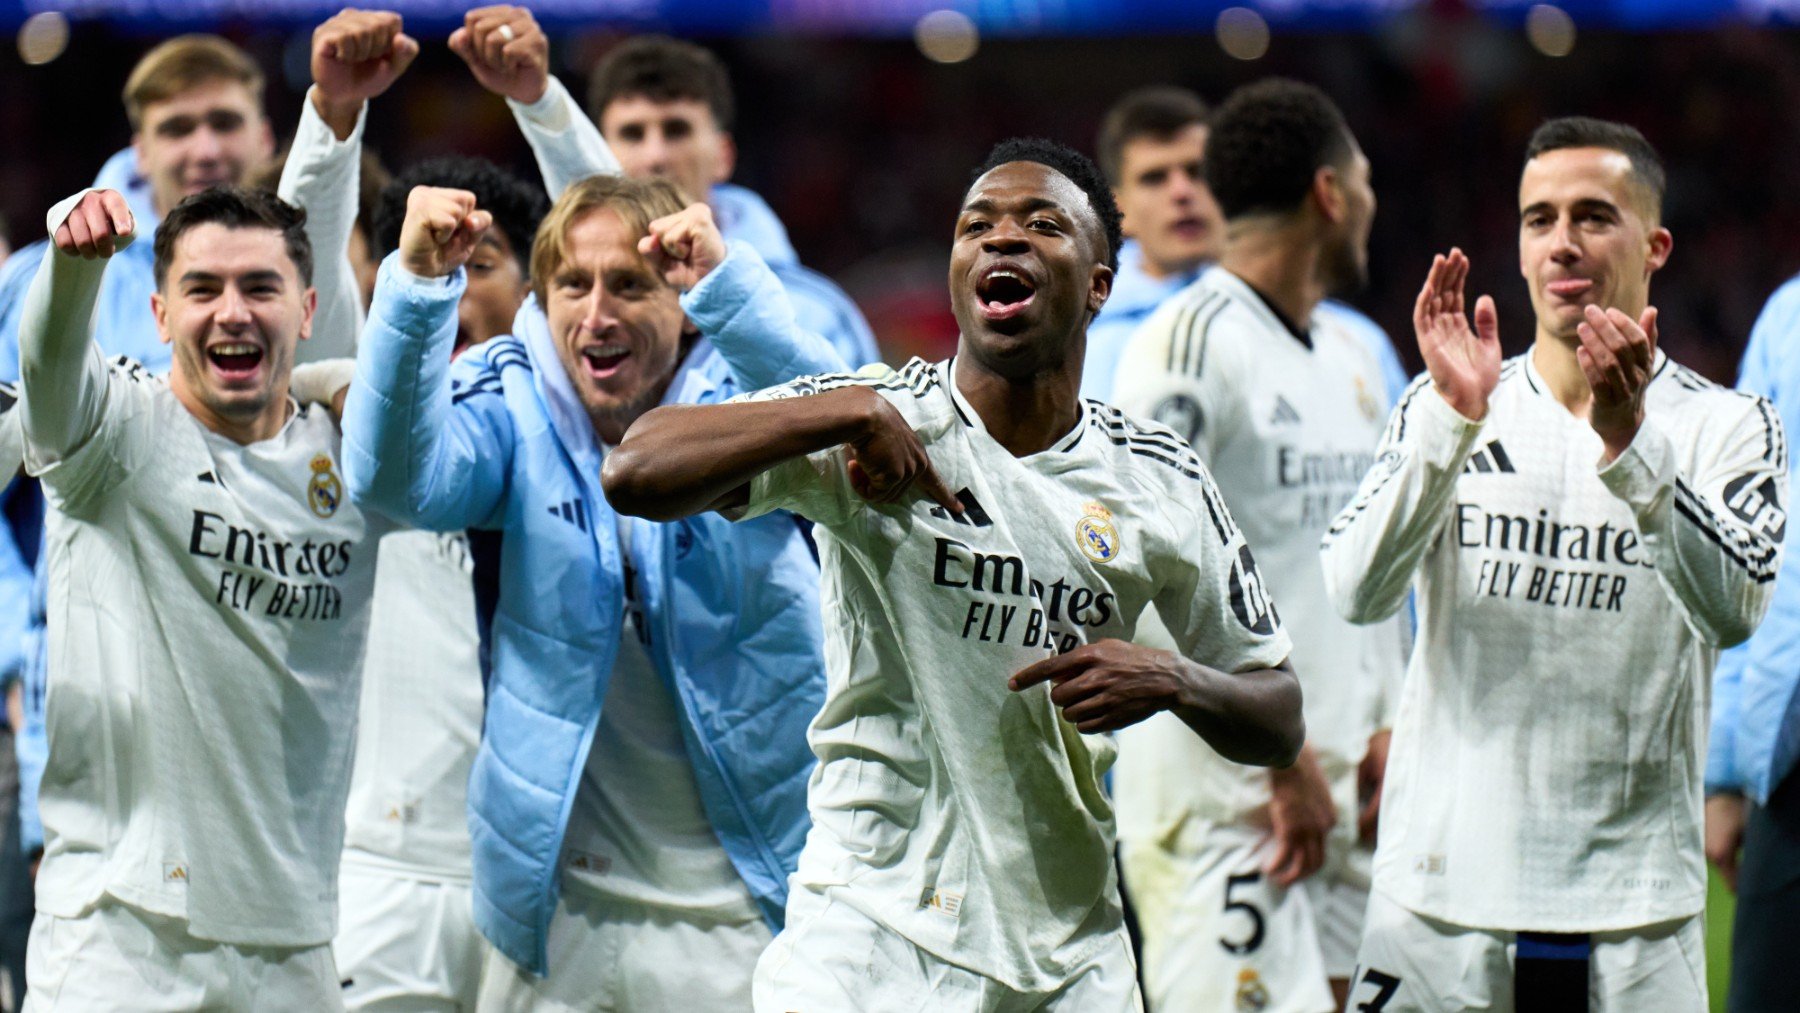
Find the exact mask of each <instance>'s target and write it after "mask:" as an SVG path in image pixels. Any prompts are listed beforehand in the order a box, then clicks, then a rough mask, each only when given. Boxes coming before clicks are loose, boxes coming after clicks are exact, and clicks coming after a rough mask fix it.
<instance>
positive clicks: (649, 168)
mask: <svg viewBox="0 0 1800 1013" xmlns="http://www.w3.org/2000/svg"><path fill="white" fill-rule="evenodd" d="M600 133H601V134H602V135H603V136H604V137H605V138H606V143H607V145H608V146H609V147H611V148H612V150H613V154H615V155H617V156H618V157H619V163H620V164H621V165H623V166H624V167H625V175H627V176H631V177H634V178H637V179H644V178H646V177H659V178H662V179H667V180H668V181H669V182H671V183H674V184H675V186H676V187H677V188H678V189H679V190H680V191H681V192H682V193H683V194H684V195H686V197H687V198H688V200H690V201H703V200H707V199H708V194H710V193H712V187H713V184H714V183H723V182H725V181H726V180H728V179H730V178H731V170H732V167H733V165H734V164H735V162H736V160H737V149H736V148H735V146H734V145H733V144H732V141H731V135H730V134H728V133H726V132H725V131H724V130H721V129H720V128H719V124H718V121H717V120H716V119H714V118H713V113H712V108H711V107H710V106H708V105H707V104H706V103H705V102H703V101H701V100H699V99H692V98H683V99H674V100H672V101H668V102H658V101H656V100H654V99H651V98H648V97H645V96H643V95H630V96H626V97H623V98H617V99H614V100H612V101H611V102H608V103H607V104H606V108H605V109H603V110H601V113H600Z"/></svg>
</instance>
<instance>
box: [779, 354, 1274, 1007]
mask: <svg viewBox="0 0 1800 1013" xmlns="http://www.w3.org/2000/svg"><path fill="white" fill-rule="evenodd" d="M955 369H956V363H955V360H951V361H949V362H945V363H940V364H937V365H931V364H928V363H925V362H923V361H920V360H917V359H915V360H913V361H912V362H911V363H910V364H908V365H907V366H906V368H904V369H903V370H901V371H899V372H898V373H894V372H891V371H886V370H885V367H883V368H882V369H881V370H880V371H875V372H870V373H865V374H863V375H859V376H850V375H838V376H827V377H812V378H803V379H800V380H796V381H794V382H793V383H790V384H786V385H784V386H781V387H776V388H772V389H771V390H767V391H763V392H760V393H758V394H755V395H750V396H752V397H757V398H773V397H792V396H799V395H805V394H812V393H815V392H818V391H823V390H829V389H834V388H837V387H841V386H845V385H848V384H863V385H867V386H869V387H871V388H872V389H874V390H875V391H876V392H878V393H879V394H880V395H881V396H882V397H884V398H886V399H887V401H888V403H890V404H892V405H893V406H894V407H895V408H896V409H898V410H899V411H900V413H901V414H902V415H903V416H904V417H905V418H906V420H907V422H908V423H909V424H911V425H912V427H913V428H914V429H915V430H916V431H917V432H918V434H919V438H920V439H921V440H922V441H923V443H924V445H925V447H926V449H927V451H928V452H929V454H930V455H931V461H932V465H933V467H934V468H936V470H937V473H938V474H939V475H941V476H942V477H943V479H944V480H945V482H947V483H948V484H949V486H950V488H952V489H955V490H958V497H959V498H960V499H961V500H962V502H963V504H964V506H965V507H966V512H965V513H964V514H963V515H962V516H961V517H954V516H953V515H951V514H950V513H949V512H948V511H945V510H944V509H943V508H941V507H938V506H936V505H935V504H933V503H932V502H930V501H929V500H926V499H922V498H914V499H912V500H911V501H910V502H908V503H904V504H888V505H878V504H871V503H868V502H866V501H864V500H862V499H861V498H859V497H858V496H857V495H856V493H855V492H854V491H853V490H852V487H851V484H850V479H849V475H848V471H847V469H846V462H847V460H848V453H847V451H846V450H845V449H844V448H842V447H839V448H836V449H834V450H830V451H823V452H820V453H816V454H813V455H810V456H807V457H799V458H795V459H792V460H790V461H787V462H785V463H783V464H781V465H779V466H777V467H775V468H773V469H771V470H769V471H767V472H765V473H763V474H762V475H759V476H758V477H757V478H756V479H755V481H754V482H752V483H751V492H750V503H749V506H748V510H747V513H748V514H751V515H754V514H760V513H764V512H766V511H769V510H773V509H777V508H783V509H788V510H792V511H794V512H796V513H798V514H800V515H802V516H805V517H809V518H811V519H813V520H814V521H816V522H817V523H818V528H817V533H818V542H819V550H820V556H821V564H822V568H823V589H822V592H823V593H822V595H821V598H822V600H823V602H824V609H825V614H826V621H825V629H826V639H825V665H826V678H827V689H826V700H825V705H824V708H823V710H822V711H821V712H820V714H819V716H818V718H817V719H815V720H814V722H813V724H812V727H811V729H810V730H809V733H808V739H809V741H810V743H811V745H812V747H813V751H814V752H815V753H816V754H817V755H818V757H819V765H818V768H817V769H816V770H815V772H814V774H813V778H812V781H811V784H810V787H809V792H808V805H809V808H810V810H811V813H812V817H813V827H812V830H811V832H810V834H809V835H808V836H807V841H806V847H805V849H804V850H803V852H802V854H801V858H800V867H799V871H798V872H797V873H796V875H795V882H796V883H798V884H801V885H806V886H811V887H814V888H820V889H822V888H824V887H827V886H830V887H834V888H835V889H834V890H833V896H835V897H838V898H840V899H842V900H844V901H845V902H846V903H848V904H850V905H852V906H853V907H855V908H857V909H858V910H860V911H862V912H863V913H864V914H866V915H867V916H868V917H870V918H873V919H875V920H876V921H879V922H881V923H882V924H884V925H886V926H888V927H890V928H891V929H893V930H894V931H895V932H898V933H899V934H900V935H902V936H904V937H906V938H907V939H909V940H911V941H912V942H913V943H914V944H915V945H917V946H919V947H920V948H922V949H924V950H926V951H928V952H930V953H932V954H934V955H936V956H937V957H939V958H940V959H943V960H945V961H947V962H950V963H953V964H956V965H958V966H961V967H964V968H967V969H970V970H973V971H976V972H977V973H980V974H983V975H986V976H988V977H991V978H994V979H996V980H998V981H1000V982H1002V983H1003V984H1005V985H1007V986H1008V987H1010V988H1014V989H1017V990H1020V991H1045V990H1048V989H1053V988H1055V987H1058V986H1059V985H1060V984H1062V983H1063V982H1065V981H1066V980H1067V978H1068V976H1069V975H1070V974H1072V973H1074V970H1075V969H1077V968H1079V967H1080V966H1081V965H1082V961H1084V960H1085V959H1087V958H1088V957H1090V956H1091V955H1092V954H1094V953H1095V952H1097V951H1098V950H1099V949H1100V948H1102V947H1106V946H1112V945H1116V939H1117V933H1118V931H1119V929H1120V925H1121V914H1120V908H1119V901H1118V890H1117V886H1116V882H1115V878H1114V871H1113V870H1114V866H1113V858H1112V855H1113V826H1112V822H1113V820H1112V807H1111V805H1110V803H1109V802H1108V800H1107V797H1106V792H1105V791H1104V789H1103V788H1102V785H1101V777H1102V775H1103V774H1104V772H1105V771H1106V769H1107V767H1108V766H1110V765H1111V763H1112V759H1113V753H1114V750H1113V745H1112V740H1111V739H1110V738H1109V737H1107V736H1103V735H1082V734H1080V733H1079V732H1077V731H1076V730H1075V728H1074V726H1073V725H1071V724H1069V723H1068V722H1067V721H1065V720H1063V717H1062V713H1061V711H1060V710H1059V709H1058V708H1057V707H1056V706H1055V705H1054V704H1053V703H1052V702H1051V700H1050V687H1049V686H1048V685H1037V686H1033V687H1030V688H1029V689H1027V690H1026V691H1023V692H1018V693H1015V692H1012V691H1011V690H1009V689H1008V688H1007V679H1008V678H1009V677H1011V676H1012V675H1013V674H1014V673H1015V672H1017V671H1019V670H1020V669H1022V668H1024V667H1026V666H1027V665H1030V664H1032V663H1033V662H1036V661H1040V660H1042V659H1044V658H1046V657H1049V656H1051V655H1052V654H1056V653H1059V652H1067V651H1069V650H1072V649H1073V648H1075V647H1077V646H1079V645H1081V644H1084V643H1089V642H1092V641H1097V640H1101V639H1106V638H1118V639H1123V640H1129V639H1131V637H1132V636H1133V634H1134V632H1135V630H1136V627H1137V621H1138V617H1139V615H1140V614H1141V613H1142V612H1143V610H1144V609H1145V608H1146V606H1148V605H1150V604H1152V603H1154V604H1155V605H1156V606H1157V609H1158V611H1159V612H1160V613H1161V615H1162V617H1163V620H1164V622H1165V624H1166V625H1167V626H1168V627H1169V629H1170V631H1171V632H1172V633H1173V634H1174V636H1175V639H1176V641H1177V643H1178V644H1179V645H1180V647H1181V648H1182V650H1184V651H1185V652H1186V653H1187V654H1188V656H1190V657H1192V658H1194V659H1196V660H1198V661H1200V662H1202V663H1204V664H1207V665H1210V666H1213V667H1215V668H1218V669H1221V670H1223V671H1227V672H1230V671H1244V670H1248V669H1253V668H1262V667H1267V666H1273V665H1276V664H1279V663H1280V662H1281V661H1282V660H1283V659H1284V658H1286V657H1287V655H1288V653H1289V643H1288V639H1287V634H1286V633H1285V632H1284V631H1283V630H1282V628H1281V625H1280V622H1279V620H1278V619H1277V617H1276V612H1275V609H1274V607H1273V606H1272V605H1271V603H1270V602H1269V600H1268V598H1267V596H1266V594H1265V593H1264V590H1263V587H1262V581H1261V577H1260V575H1259V573H1258V571H1257V569H1256V566H1255V561H1254V560H1253V559H1252V557H1251V554H1250V550H1249V548H1248V547H1247V546H1246V544H1245V542H1244V537H1243V535H1242V534H1241V533H1240V532H1239V531H1238V529H1237V526H1236V525H1235V524H1234V523H1233V522H1232V520H1231V515H1230V513H1229V511H1227V510H1226V508H1225V505H1224V503H1223V502H1222V501H1221V500H1220V499H1219V496H1218V492H1217V490H1216V489H1214V488H1213V485H1212V481H1211V479H1210V478H1209V477H1208V476H1207V474H1206V470H1205V466H1204V465H1202V464H1201V463H1200V460H1199V459H1198V458H1197V457H1195V456H1194V454H1193V451H1192V450H1190V449H1189V448H1188V446H1187V444H1186V442H1185V441H1183V440H1182V439H1181V438H1180V437H1179V436H1177V435H1175V434H1174V433H1172V432H1170V431H1169V430H1168V429H1166V428H1164V427H1162V426H1157V425H1152V424H1149V423H1142V422H1138V421H1136V420H1133V419H1131V418H1129V417H1127V416H1125V415H1124V414H1122V413H1120V412H1119V411H1117V410H1115V409H1112V408H1109V407H1107V406H1105V405H1102V404H1099V403H1098V402H1092V401H1084V402H1082V408H1081V417H1080V419H1079V420H1078V421H1077V423H1076V425H1075V427H1074V428H1073V429H1072V430H1071V431H1070V432H1069V433H1068V435H1067V436H1065V437H1064V438H1063V439H1062V440H1060V441H1059V442H1058V443H1057V444H1056V445H1055V446H1053V447H1051V448H1050V449H1048V450H1045V451H1043V452H1041V453H1037V454H1032V455H1029V456H1027V457H1023V458H1016V457H1014V456H1013V455H1012V454H1011V453H1009V452H1008V451H1007V450H1006V449H1005V448H1003V447H1002V446H1001V445H1000V444H999V443H997V442H995V441H994V439H993V438H992V437H990V436H989V435H988V433H987V430H986V428H985V427H984V426H983V424H982V420H981V418H980V416H978V415H977V414H976V413H975V411H974V409H973V408H971V407H970V405H969V404H968V402H967V401H966V400H965V399H964V398H963V397H962V395H961V394H960V393H959V392H958V391H957V390H956V387H955Z"/></svg>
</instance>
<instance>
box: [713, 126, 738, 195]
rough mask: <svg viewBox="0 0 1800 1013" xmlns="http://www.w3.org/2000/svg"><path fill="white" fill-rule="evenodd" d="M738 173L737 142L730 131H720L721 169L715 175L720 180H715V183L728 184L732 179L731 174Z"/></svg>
mask: <svg viewBox="0 0 1800 1013" xmlns="http://www.w3.org/2000/svg"><path fill="white" fill-rule="evenodd" d="M736 171H737V141H736V140H735V139H734V138H733V137H732V136H731V132H730V131H729V130H721V131H719V167H718V170H717V171H716V172H714V173H713V175H714V176H716V177H718V178H716V179H714V180H713V182H714V183H724V182H727V181H729V180H730V179H731V174H732V173H733V172H736Z"/></svg>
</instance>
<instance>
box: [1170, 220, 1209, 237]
mask: <svg viewBox="0 0 1800 1013" xmlns="http://www.w3.org/2000/svg"><path fill="white" fill-rule="evenodd" d="M1169 231H1171V232H1173V233H1175V234H1176V235H1177V236H1180V237H1181V238H1183V239H1199V238H1200V237H1201V236H1204V235H1206V219H1204V218H1177V219H1176V220H1175V221H1174V223H1173V224H1171V225H1170V226H1169Z"/></svg>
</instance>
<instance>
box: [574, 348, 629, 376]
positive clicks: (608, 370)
mask: <svg viewBox="0 0 1800 1013" xmlns="http://www.w3.org/2000/svg"><path fill="white" fill-rule="evenodd" d="M629 358H631V349H629V348H627V347H625V346H624V345H589V346H588V347H586V348H584V349H582V350H581V362H582V365H584V366H586V367H587V371H588V375H589V376H591V377H593V378H594V379H596V380H605V379H608V378H610V377H613V376H616V375H617V374H618V372H619V369H620V368H621V367H623V366H624V365H625V360H626V359H629Z"/></svg>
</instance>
